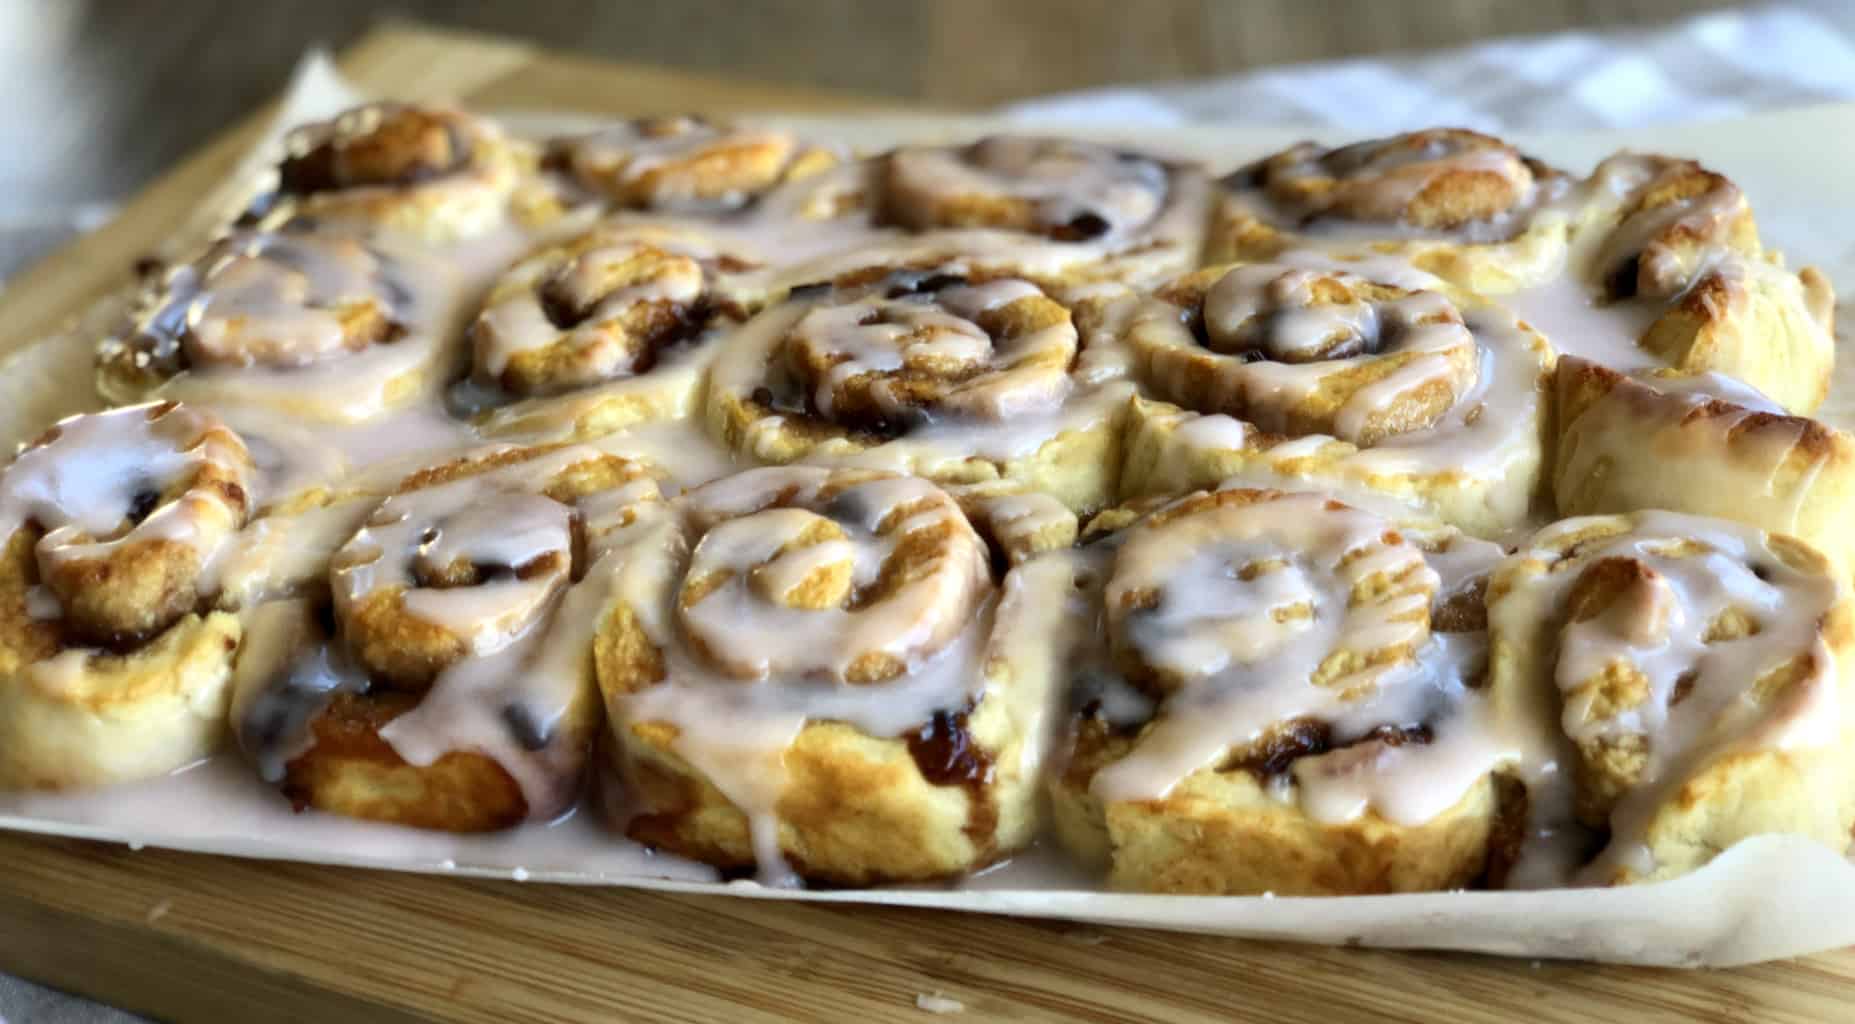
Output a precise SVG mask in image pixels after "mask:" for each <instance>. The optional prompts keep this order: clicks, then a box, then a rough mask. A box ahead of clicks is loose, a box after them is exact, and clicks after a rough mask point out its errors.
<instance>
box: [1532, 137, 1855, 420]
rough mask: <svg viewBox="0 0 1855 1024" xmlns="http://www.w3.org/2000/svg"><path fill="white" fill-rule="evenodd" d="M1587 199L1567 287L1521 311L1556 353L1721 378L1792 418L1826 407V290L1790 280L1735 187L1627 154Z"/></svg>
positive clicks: (1801, 277) (1830, 293)
mask: <svg viewBox="0 0 1855 1024" xmlns="http://www.w3.org/2000/svg"><path fill="white" fill-rule="evenodd" d="M1584 189H1585V192H1586V194H1587V195H1588V196H1589V197H1590V198H1589V200H1588V206H1589V208H1590V209H1591V210H1593V211H1595V212H1594V214H1593V215H1592V216H1590V217H1589V218H1587V220H1586V222H1585V223H1584V224H1583V225H1582V226H1581V228H1580V230H1579V232H1578V234H1577V236H1576V238H1575V239H1574V245H1573V252H1572V256H1571V259H1570V263H1569V265H1568V271H1567V272H1568V274H1569V275H1570V277H1571V281H1572V287H1571V288H1570V289H1556V290H1553V291H1551V292H1550V293H1549V294H1548V295H1546V296H1545V301H1544V302H1543V304H1542V303H1540V302H1529V303H1527V304H1525V310H1526V312H1527V313H1528V314H1529V315H1530V316H1533V315H1535V314H1537V316H1536V320H1537V323H1538V325H1539V326H1541V327H1542V328H1543V329H1545V330H1546V331H1547V333H1548V335H1549V336H1552V337H1554V339H1555V343H1556V344H1560V345H1561V348H1562V349H1563V350H1565V351H1569V352H1572V353H1574V354H1579V355H1585V356H1587V357H1589V358H1590V359H1592V360H1594V361H1596V362H1599V363H1602V364H1605V365H1607V366H1609V367H1610V368H1611V369H1615V370H1620V371H1626V372H1627V371H1634V370H1640V369H1652V368H1670V369H1675V370H1679V371H1682V372H1685V373H1707V372H1714V373H1722V374H1726V375H1728V376H1731V377H1734V378H1736V379H1738V380H1741V381H1744V382H1746V383H1747V384H1750V385H1751V386H1753V387H1754V388H1756V389H1758V390H1759V391H1760V392H1762V393H1763V394H1765V395H1767V396H1769V397H1770V398H1771V400H1772V401H1774V402H1776V403H1777V404H1778V405H1780V406H1782V407H1783V408H1784V409H1786V410H1788V411H1790V412H1794V413H1808V412H1810V411H1812V410H1813V409H1815V408H1816V407H1817V405H1818V404H1820V403H1821V402H1822V400H1823V397H1824V396H1825V395H1826V394H1828V389H1829V376H1830V370H1831V367H1832V366H1833V364H1834V360H1835V342H1834V338H1833V334H1832V328H1833V321H1834V307H1835V294H1834V290H1833V289H1832V288H1831V286H1830V284H1829V281H1828V279H1827V278H1825V277H1824V276H1823V275H1822V274H1821V273H1819V272H1818V271H1817V270H1815V269H1814V268H1809V267H1806V268H1804V269H1803V270H1801V271H1798V272H1791V271H1789V270H1786V269H1785V267H1784V264H1783V261H1782V258H1781V257H1780V256H1779V255H1778V254H1776V253H1774V252H1772V251H1770V250H1768V249H1767V248H1766V247H1765V246H1764V244H1763V243H1762V241H1761V240H1760V238H1759V234H1758V228H1757V224H1756V222H1755V221H1754V219H1753V215H1752V210H1751V207H1750V205H1749V204H1748V203H1747V201H1746V197H1745V194H1744V193H1743V192H1742V191H1741V190H1740V189H1739V187H1738V186H1737V185H1735V184H1734V183H1733V182H1732V181H1731V180H1729V179H1728V178H1726V177H1725V176H1723V175H1721V174H1718V173H1715V172H1713V171H1710V170H1708V169H1707V168H1705V167H1702V166H1701V165H1700V164H1698V163H1695V162H1694V161H1692V160H1679V159H1675V158H1671V157H1663V156H1652V155H1643V154H1633V153H1624V154H1619V155H1617V156H1614V157H1611V158H1610V159H1608V160H1606V161H1604V162H1603V163H1602V164H1599V165H1598V167H1597V170H1596V171H1595V172H1594V173H1593V174H1592V176H1591V178H1590V180H1589V181H1588V182H1587V183H1586V185H1585V186H1584ZM1554 304H1558V305H1560V306H1567V307H1578V306H1581V305H1586V304H1590V305H1594V306H1595V308H1596V309H1597V310H1598V311H1600V312H1601V313H1602V314H1604V316H1605V317H1606V318H1607V319H1608V323H1607V324H1605V323H1603V322H1602V321H1594V320H1593V318H1591V317H1590V316H1588V315H1579V314H1577V313H1576V311H1575V310H1574V311H1573V315H1571V316H1570V317H1565V318H1564V319H1563V325H1562V327H1561V326H1560V324H1559V321H1560V320H1561V318H1562V317H1564V314H1563V311H1561V310H1557V309H1554V308H1553V306H1554ZM1561 339H1562V340H1561Z"/></svg>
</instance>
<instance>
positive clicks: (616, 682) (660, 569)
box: [596, 467, 1066, 885]
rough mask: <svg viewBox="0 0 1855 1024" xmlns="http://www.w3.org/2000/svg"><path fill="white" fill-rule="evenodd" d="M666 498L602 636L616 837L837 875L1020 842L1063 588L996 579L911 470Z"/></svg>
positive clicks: (843, 880) (625, 575) (743, 482)
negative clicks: (617, 804)
mask: <svg viewBox="0 0 1855 1024" xmlns="http://www.w3.org/2000/svg"><path fill="white" fill-rule="evenodd" d="M679 506H680V507H679V509H678V511H679V513H680V515H679V516H677V517H676V518H674V519H669V520H665V521H664V522H662V523H661V524H659V525H658V526H657V527H656V528H655V529H653V530H652V531H650V532H648V533H647V534H645V535H643V536H641V537H639V538H638V539H637V540H636V541H635V542H634V543H632V544H631V545H630V546H629V547H628V548H627V549H626V550H625V551H624V552H623V560H622V563H621V568H620V570H619V575H618V578H619V579H620V580H621V584H620V586H621V594H620V597H619V599H618V601H617V602H616V603H615V604H614V606H613V607H612V609H611V611H610V612H609V613H608V614H607V615H606V616H605V618H604V619H603V621H602V624H601V626H600V630H599V640H598V647H597V651H596V661H597V667H598V674H599V681H600V685H601V687H602V688H603V690H604V693H605V697H606V701H607V706H608V712H609V721H610V723H611V739H612V746H613V750H614V758H615V763H616V767H617V770H618V773H619V775H620V777H621V778H622V780H623V783H624V786H625V791H626V794H627V799H628V801H629V803H630V805H631V806H630V809H629V817H628V820H627V821H626V823H625V829H626V834H627V835H629V836H630V837H632V838H633V839H637V840H639V841H642V842H645V843H649V844H651V845H652V846H655V847H658V848H660V849H665V850H669V851H672V852H674V853H677V854H679V855H682V856H686V857H693V858H695V859H698V860H702V861H705V862H707V863H710V864H714V865H717V866H720V867H723V868H726V869H730V870H748V869H753V868H756V867H757V868H758V869H759V870H760V872H761V875H762V877H763V878H765V879H768V880H773V881H778V880H781V879H786V878H789V877H791V875H796V876H798V877H801V878H804V879H807V880H813V881H825V882H831V883H835V884H844V885H869V884H874V883H877V882H883V881H890V882H897V881H913V880H921V879H929V878H939V877H946V876H952V875H957V874H961V873H964V872H967V871H970V870H973V869H975V868H978V867H981V866H984V865H986V864H988V863H991V862H992V861H994V860H997V859H998V858H1000V857H1003V856H1005V855H1007V854H1009V853H1011V852H1012V851H1014V850H1016V849H1018V848H1019V847H1022V846H1023V845H1024V844H1025V843H1027V842H1029V840H1030V838H1031V835H1032V833H1033V831H1034V829H1035V827H1036V803H1037V798H1036V791H1037V782H1036V779H1037V776H1038V769H1039V757H1040V754H1041V747H1042V735H1043V730H1044V725H1043V721H1042V719H1043V717H1044V704H1045V701H1046V698H1047V696H1048V695H1049V693H1050V691H1051V687H1052V685H1053V682H1054V678H1055V676H1054V665H1053V664H1052V662H1051V657H1050V655H1051V650H1050V649H1049V647H1048V645H1047V643H1046V639H1045V638H1046V637H1047V636H1048V634H1049V631H1050V630H1052V629H1054V628H1055V625H1056V622H1057V621H1058V620H1059V619H1060V616H1061V614H1062V612H1061V605H1062V600H1061V592H1060V591H1050V590H1048V588H1049V587H1050V586H1051V585H1052V583H1053V582H1058V581H1055V580H1054V578H1053V577H1052V576H1051V575H1050V574H1048V573H1043V572H1038V571H1032V570H1031V567H1029V566H1026V567H1024V568H1022V569H1019V570H1014V571H1013V572H1012V573H1011V574H1008V575H1006V576H1005V577H1004V579H1003V580H1002V581H1001V580H999V579H996V578H995V577H994V576H993V574H992V571H991V569H990V568H989V566H988V559H987V557H986V553H985V546H984V544H983V542H982V541H981V540H980V539H979V537H978V535H977V534H975V533H974V531H973V528H972V526H971V525H970V524H969V523H968V522H967V520H966V518H965V517H964V516H963V515H962V514H961V512H960V509H959V506H958V505H957V504H955V503H954V501H953V500H952V499H951V498H950V497H948V496H947V494H946V493H944V492H942V491H941V490H940V489H938V488H936V487H935V486H934V485H932V484H930V483H928V482H927V481H925V480H921V479H918V478H911V477H902V476H895V475H891V474H887V473H878V472H868V471H858V470H828V469H823V468H814V467H789V468H765V469H756V470H748V471H746V472H744V473H740V474H737V475H735V476H732V477H726V478H723V479H722V480H719V481H716V482H715V483H712V484H709V485H707V486H705V487H702V488H699V489H697V490H696V491H693V492H691V493H690V494H689V495H688V496H687V497H686V499H684V500H682V501H681V502H679ZM1060 582H1062V583H1064V584H1066V581H1060ZM788 872H790V873H791V874H790V875H789V874H788Z"/></svg>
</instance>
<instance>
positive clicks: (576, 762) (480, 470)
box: [233, 446, 660, 832]
mask: <svg viewBox="0 0 1855 1024" xmlns="http://www.w3.org/2000/svg"><path fill="white" fill-rule="evenodd" d="M657 477H658V474H657V473H656V472H655V471H654V470H653V469H652V468H651V467H649V466H648V465H645V464H643V463H640V462H635V461H631V460H627V459H624V458H620V457H618V456H614V455H606V454H602V453H600V452H597V451H595V450H592V449H588V448H584V447H577V446H568V447H553V448H504V449H492V450H488V451H486V452H483V453H480V454H474V455H470V456H466V457H464V458H461V459H458V460H456V461H454V462H451V463H447V464H444V465H440V466H437V467H434V468H432V469H429V470H425V471H421V472H419V473H416V474H414V475H413V476H411V477H410V478H408V479H407V480H406V481H405V482H404V483H403V485H402V486H401V488H400V489H399V491H398V492H397V493H395V494H394V495H392V496H391V497H389V498H387V499H386V500H385V501H383V502H380V503H379V504H378V505H377V507H376V508H375V509H374V510H373V512H372V514H371V515H369V516H367V518H366V519H365V520H363V522H362V524H361V526H360V528H359V529H358V530H356V531H355V532H354V534H353V535H352V536H351V537H350V538H349V539H348V540H347V541H346V543H345V544H343V545H342V546H341V547H340V548H339V549H338V550H336V551H335V553H334V556H333V558H332V560H331V562H330V564H329V566H328V570H327V572H328V575H327V596H326V598H325V599H318V598H317V597H315V596H309V597H303V598H296V599H289V600H280V601H274V602H271V603H268V604H265V605H263V606H261V607H260V608H258V609H257V610H256V612H255V613H253V614H252V616H251V627H250V628H251V643H250V645H249V647H250V649H249V650H248V652H247V655H246V656H245V657H244V658H241V659H240V663H239V666H238V681H237V686H238V697H237V700H236V702H235V704H234V708H233V717H234V722H235V725H236V727H237V730H238V736H239V740H240V743H241V745H242V746H243V748H244V749H245V751H246V753H247V754H248V755H250V756H251V757H252V758H253V759H254V760H255V761H256V762H257V764H258V767H259V769H260V772H261V773H262V774H263V775H264V777H265V778H266V779H267V780H269V781H272V782H275V783H278V784H280V785H281V787H282V789H283V792H284V794H285V795H286V796H288V797H289V798H290V799H291V801H292V802H294V803H295V804H296V805H297V806H298V807H316V808H319V809H322V810H326V811H331V812H334V813H337V814H344V815H349V816H352V817H359V818H371V819H375V820H381V821H389V822H395V823H398V824H405V825H412V826H416V827H421V828H432V829H444V830H449V831H460V832H471V831H483V830H489V829H497V828H505V827H508V826H511V825H515V824H518V823H520V822H522V821H525V820H543V821H545V820H548V819H551V818H553V817H554V816H556V815H558V814H559V813H561V812H562V811H563V810H565V809H566V808H568V807H569V806H571V805H572V803H573V801H574V799H576V797H577V795H578V792H579V784H580V779H581V774H582V772H583V770H584V768H585V766H586V761H587V756H588V750H589V747H590V744H591V741H592V737H593V734H594V732H595V731H596V729H597V727H598V724H599V702H598V697H597V694H596V690H595V688H594V684H593V678H592V664H591V651H592V637H591V630H592V626H593V623H594V621H595V620H596V619H597V618H598V616H599V614H600V609H601V607H602V604H603V602H604V601H606V600H607V598H608V595H609V592H610V589H611V583H610V579H609V574H608V573H607V572H606V570H605V568H604V564H605V563H603V562H601V561H600V556H601V555H602V553H603V552H604V550H605V547H606V545H607V543H608V542H609V540H610V539H611V538H610V536H609V535H610V534H613V533H614V532H618V533H622V531H623V530H624V529H626V528H628V527H629V526H631V525H632V524H634V523H635V521H637V520H638V519H639V518H640V517H645V516H648V515H649V514H650V511H651V509H653V508H654V507H656V506H657V505H659V504H660V502H659V500H658V499H659V493H658V489H657V486H656V480H657Z"/></svg>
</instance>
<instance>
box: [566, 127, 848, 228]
mask: <svg viewBox="0 0 1855 1024" xmlns="http://www.w3.org/2000/svg"><path fill="white" fill-rule="evenodd" d="M546 160H547V162H548V163H549V164H550V165H552V166H556V167H559V168H561V169H563V170H565V171H566V172H567V173H568V174H570V175H571V176H572V177H573V178H574V180H576V181H578V182H579V183H580V184H581V185H583V186H585V187H586V188H589V189H592V190H593V191H595V192H597V193H598V194H600V195H601V196H603V197H605V198H607V199H609V200H611V201H612V202H613V203H615V204H617V205H618V206H619V207H620V208H621V209H628V210H651V211H664V212H684V213H699V214H700V213H717V212H722V211H728V210H735V209H739V208H740V207H742V206H745V205H747V204H748V203H749V202H751V201H752V200H753V199H755V198H756V197H758V196H760V195H761V194H763V193H765V192H767V191H768V190H769V189H772V188H773V187H775V186H777V185H779V184H781V183H783V182H786V181H791V180H794V179H797V178H803V177H806V176H807V175H810V174H815V173H817V172H818V171H821V170H824V169H826V168H829V167H832V166H834V165H836V164H837V163H838V162H839V160H840V157H839V154H837V153H836V152H834V151H833V150H831V149H829V148H827V147H824V146H818V145H813V144H810V143H806V142H804V141H802V140H800V139H798V138H795V137H794V136H792V135H790V134H788V133H786V132H780V131H772V130H768V129H761V128H751V127H744V126H739V125H733V124H729V123H726V122H722V121H715V120H711V119H708V118H704V117H692V116H683V117H646V118H639V119H637V120H635V121H627V122H624V123H621V124H616V125H613V126H611V127H608V128H602V129H600V130H599V131H596V132H592V133H590V134H586V135H580V136H576V137H572V138H562V139H556V140H554V141H553V142H552V143H550V144H549V146H548V154H547V158H546Z"/></svg>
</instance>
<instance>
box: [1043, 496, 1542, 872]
mask: <svg viewBox="0 0 1855 1024" xmlns="http://www.w3.org/2000/svg"><path fill="white" fill-rule="evenodd" d="M1149 504H1151V503H1149ZM1127 519H1132V520H1133V522H1132V523H1131V524H1128V523H1125V522H1124V520H1127ZM1091 531H1092V532H1093V533H1094V539H1093V540H1092V542H1089V543H1085V545H1084V546H1083V547H1082V548H1080V549H1078V550H1077V551H1076V552H1074V553H1073V554H1072V555H1070V556H1069V558H1068V560H1067V561H1066V562H1063V564H1064V565H1066V566H1067V569H1068V574H1069V575H1070V576H1071V578H1072V579H1073V588H1074V589H1075V591H1076V592H1077V594H1078V596H1079V598H1080V600H1081V603H1083V604H1084V605H1085V607H1086V609H1087V611H1085V612H1084V613H1083V614H1081V615H1078V616H1076V619H1077V621H1076V622H1074V623H1073V624H1072V626H1071V629H1070V631H1069V634H1068V643H1069V645H1070V647H1069V656H1070V670H1069V674H1070V675H1071V677H1072V678H1074V679H1075V680H1076V683H1075V688H1074V692H1073V694H1072V698H1071V699H1072V703H1073V712H1072V714H1073V718H1072V720H1071V726H1072V728H1071V734H1070V739H1069V747H1068V749H1067V751H1066V761H1065V762H1063V763H1062V764H1061V765H1059V766H1058V768H1057V769H1056V770H1055V771H1053V772H1052V773H1051V781H1050V783H1049V785H1050V790H1051V794H1052V802H1053V814H1054V819H1055V822H1056V826H1057V834H1058V836H1059V837H1060V838H1061V840H1062V841H1063V843H1064V845H1065V846H1066V847H1067V848H1068V849H1069V850H1070V851H1071V852H1073V853H1074V854H1076V855H1077V856H1079V857H1080V858H1082V859H1083V860H1084V861H1085V862H1087V863H1089V864H1092V865H1094V866H1096V867H1098V868H1100V869H1102V870H1104V871H1105V872H1106V875H1107V879H1108V882H1109V884H1110V885H1112V886H1114V887H1116V888H1122V889H1135V890H1142V891H1152V892H1172V893H1208V894H1230V895H1238V894H1257V893H1264V892H1273V893H1278V894H1283V895H1341V894H1357V893H1374V892H1411V891H1422V890H1432V889H1447V888H1457V887H1462V886H1466V885H1469V884H1471V883H1474V882H1476V881H1478V880H1479V879H1481V878H1482V876H1483V874H1484V872H1486V871H1487V870H1488V869H1489V866H1490V859H1491V856H1492V855H1493V851H1494V849H1495V846H1496V844H1497V840H1498V839H1499V836H1500V835H1501V834H1502V830H1503V829H1504V828H1506V827H1507V825H1506V823H1505V820H1504V816H1505V815H1506V814H1507V813H1508V811H1509V810H1510V800H1509V799H1508V789H1507V784H1506V783H1505V782H1504V781H1503V780H1500V779H1498V778H1497V771H1498V770H1499V769H1500V768H1502V767H1503V766H1504V765H1505V764H1506V763H1507V761H1508V760H1509V759H1510V757H1511V755H1512V753H1513V751H1512V749H1510V747H1509V746H1505V745H1503V742H1502V736H1501V735H1500V733H1499V730H1496V729H1494V728H1493V727H1492V725H1491V723H1492V722H1493V720H1494V717H1495V715H1494V710H1493V707H1494V704H1493V701H1492V699H1491V698H1490V697H1489V695H1488V694H1487V692H1486V678H1485V654H1486V635H1485V631H1484V626H1483V616H1482V608H1481V589H1480V587H1481V581H1482V580H1484V579H1485V575H1486V573H1487V572H1488V570H1489V569H1490V568H1492V567H1493V565H1494V564H1495V563H1496V562H1498V560H1499V559H1500V558H1501V555H1502V551H1501V549H1500V548H1499V547H1497V546H1496V545H1494V544H1491V543H1489V542H1486V541H1480V540H1476V539H1473V538H1470V537H1466V536H1464V535H1462V534H1461V533H1460V532H1459V531H1456V530H1454V529H1452V528H1449V527H1445V526H1441V525H1440V524H1428V525H1426V524H1422V523H1408V524H1405V525H1402V526H1400V525H1397V524H1394V523H1392V522H1391V521H1389V520H1386V519H1383V518H1380V517H1378V516H1376V515H1372V514H1369V513H1366V512H1362V511H1359V510H1357V509H1355V508H1352V507H1350V506H1347V505H1345V504H1342V503H1341V502H1338V501H1335V500H1333V499H1331V498H1329V497H1327V496H1324V495H1319V494H1307V493H1284V492H1279V491H1270V490H1257V489H1248V488H1235V487H1233V488H1228V489H1224V490H1219V491H1213V492H1200V493H1197V494H1193V495H1189V496H1187V497H1185V498H1182V499H1178V500H1175V501H1173V502H1170V503H1165V504H1161V505H1160V507H1158V508H1157V509H1156V510H1152V511H1150V512H1147V513H1146V514H1144V515H1139V514H1137V513H1135V512H1127V511H1117V512H1115V513H1108V514H1105V515H1104V517H1103V519H1102V520H1101V521H1098V522H1097V523H1095V524H1092V525H1091ZM1050 560H1051V561H1061V559H1060V557H1055V556H1053V557H1052V558H1051V559H1050Z"/></svg>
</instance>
